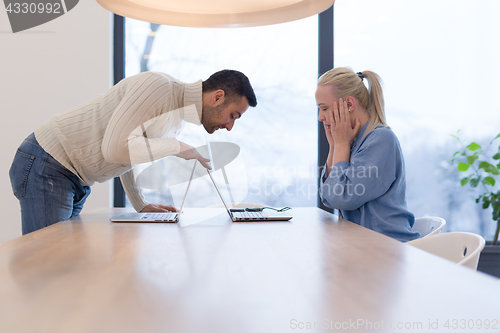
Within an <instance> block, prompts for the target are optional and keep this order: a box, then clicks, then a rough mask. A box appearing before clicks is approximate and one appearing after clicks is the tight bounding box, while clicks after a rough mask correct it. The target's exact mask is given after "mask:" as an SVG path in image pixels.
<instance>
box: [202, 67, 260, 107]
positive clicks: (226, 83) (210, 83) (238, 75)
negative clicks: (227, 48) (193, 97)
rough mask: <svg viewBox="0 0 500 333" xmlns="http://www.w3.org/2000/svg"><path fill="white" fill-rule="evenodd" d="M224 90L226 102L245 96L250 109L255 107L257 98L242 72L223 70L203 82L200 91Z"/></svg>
mask: <svg viewBox="0 0 500 333" xmlns="http://www.w3.org/2000/svg"><path fill="white" fill-rule="evenodd" d="M219 89H221V90H224V93H225V94H226V98H227V99H228V100H231V101H232V100H234V99H235V98H236V96H241V97H243V96H245V97H246V98H247V100H248V104H249V105H250V106H252V107H254V106H256V105H257V97H255V93H254V92H253V88H252V85H251V84H250V81H249V80H248V78H247V77H246V75H245V74H243V73H242V72H238V71H235V70H230V69H224V70H222V71H219V72H217V73H214V74H212V75H211V76H210V77H209V78H208V79H207V80H206V81H203V85H202V91H203V92H209V91H216V90H219Z"/></svg>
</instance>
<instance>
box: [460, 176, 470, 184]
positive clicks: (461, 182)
mask: <svg viewBox="0 0 500 333" xmlns="http://www.w3.org/2000/svg"><path fill="white" fill-rule="evenodd" d="M471 178H472V176H469V177H466V178H464V179H462V180H461V181H460V184H462V186H464V185H466V184H467V183H468V182H469V180H470V179H471Z"/></svg>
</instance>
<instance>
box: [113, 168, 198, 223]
mask: <svg viewBox="0 0 500 333" xmlns="http://www.w3.org/2000/svg"><path fill="white" fill-rule="evenodd" d="M195 168H196V160H195V163H194V165H193V170H192V171H191V176H190V177H189V181H188V185H187V188H186V192H185V193H184V198H183V199H182V204H181V208H180V210H179V212H171V213H122V214H119V215H116V216H113V217H111V219H110V220H111V222H134V223H138V222H148V223H150V222H159V223H177V222H179V215H180V213H181V212H182V208H183V207H184V202H185V201H186V197H187V193H188V190H189V186H190V185H191V180H193V175H194V169H195Z"/></svg>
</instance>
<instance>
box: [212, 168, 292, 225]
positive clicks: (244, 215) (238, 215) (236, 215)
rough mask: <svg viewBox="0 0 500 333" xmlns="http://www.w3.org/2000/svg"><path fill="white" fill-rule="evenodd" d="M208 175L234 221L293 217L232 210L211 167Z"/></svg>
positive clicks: (273, 219)
mask: <svg viewBox="0 0 500 333" xmlns="http://www.w3.org/2000/svg"><path fill="white" fill-rule="evenodd" d="M207 172H208V175H209V176H210V179H211V180H212V183H213V184H214V187H215V189H216V190H217V193H218V194H219V197H220V199H221V200H222V203H223V204H224V207H225V208H226V211H227V213H228V214H229V217H230V218H231V220H232V221H233V222H266V221H288V220H291V219H292V216H287V215H283V214H282V213H277V212H276V213H274V214H268V213H263V212H254V211H244V212H234V211H231V210H230V209H229V208H228V207H227V204H226V201H225V200H224V198H223V197H222V194H221V193H220V191H219V188H218V187H217V184H216V183H215V181H214V178H213V177H212V173H211V172H210V170H209V169H207Z"/></svg>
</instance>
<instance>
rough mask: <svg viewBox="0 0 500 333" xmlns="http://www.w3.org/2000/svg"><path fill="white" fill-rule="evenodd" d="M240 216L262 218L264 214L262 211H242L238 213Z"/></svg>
mask: <svg viewBox="0 0 500 333" xmlns="http://www.w3.org/2000/svg"><path fill="white" fill-rule="evenodd" d="M238 214H239V216H240V217H244V218H252V219H262V218H264V215H262V213H261V212H241V213H238Z"/></svg>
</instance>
